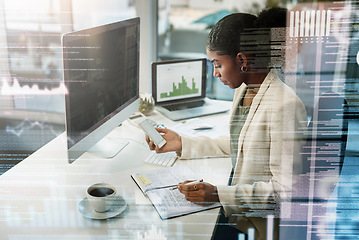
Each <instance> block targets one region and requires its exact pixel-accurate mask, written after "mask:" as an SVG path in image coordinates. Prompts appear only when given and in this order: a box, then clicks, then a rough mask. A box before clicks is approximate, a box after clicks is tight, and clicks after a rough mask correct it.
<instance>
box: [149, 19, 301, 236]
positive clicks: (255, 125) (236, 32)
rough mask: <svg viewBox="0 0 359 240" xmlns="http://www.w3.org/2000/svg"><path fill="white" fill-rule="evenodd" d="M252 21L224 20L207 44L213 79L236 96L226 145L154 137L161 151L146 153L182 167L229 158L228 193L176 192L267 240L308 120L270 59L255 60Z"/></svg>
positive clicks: (201, 188) (206, 188) (189, 188)
mask: <svg viewBox="0 0 359 240" xmlns="http://www.w3.org/2000/svg"><path fill="white" fill-rule="evenodd" d="M255 20H256V17H255V16H253V15H250V14H241V13H236V14H231V15H228V16H226V17H224V18H223V19H222V20H220V21H219V22H218V23H217V24H216V25H215V26H214V27H213V29H212V30H211V32H210V33H209V36H208V40H207V55H208V58H209V60H210V61H211V62H212V63H213V65H214V72H213V76H214V77H217V78H219V79H220V80H221V82H223V84H225V85H227V86H229V87H230V88H232V89H236V91H235V95H234V99H233V107H232V116H231V120H230V137H229V138H228V137H221V138H217V139H211V138H208V137H199V138H194V139H191V138H187V137H180V136H179V135H178V134H177V133H175V132H173V131H171V130H168V129H157V130H158V131H159V132H161V133H163V134H164V135H163V137H164V138H165V139H166V141H167V144H166V145H164V146H163V147H162V148H161V149H159V148H158V147H157V146H155V145H154V143H153V141H151V140H150V139H149V138H148V137H146V140H147V142H148V144H149V147H150V149H152V150H156V152H158V153H161V152H167V151H177V153H178V155H179V156H180V158H181V159H185V158H194V157H201V156H202V157H203V156H223V154H230V155H231V158H232V164H233V173H232V176H231V181H230V184H229V186H214V185H212V184H210V183H206V182H203V183H197V184H191V185H185V183H186V182H185V183H181V184H179V186H178V187H179V190H180V191H181V192H182V193H183V194H185V195H186V198H187V200H189V201H192V202H195V203H198V204H208V203H212V202H220V203H221V204H222V206H223V209H224V213H225V215H226V216H227V217H229V221H230V223H234V224H235V227H236V228H237V229H239V230H240V231H241V232H244V233H247V230H248V229H249V228H254V230H255V236H256V239H266V217H267V215H268V214H269V215H274V216H278V214H279V212H278V209H279V205H280V201H281V200H283V199H285V198H286V197H287V195H286V194H287V193H288V192H290V190H291V182H292V169H293V164H295V165H296V164H298V165H300V162H297V161H296V157H297V156H299V150H300V148H301V146H302V142H301V141H300V140H297V139H298V138H299V136H298V138H297V136H296V134H297V133H298V129H300V128H304V127H305V125H306V119H307V116H306V112H305V108H304V106H303V103H302V102H301V101H300V99H299V98H298V97H297V96H296V94H295V93H294V92H293V91H292V90H291V89H290V88H289V87H288V86H286V85H285V84H283V83H282V82H281V81H280V79H279V78H278V76H277V74H276V72H275V70H270V69H269V68H268V64H269V63H268V58H267V57H264V58H262V57H260V56H259V54H258V46H257V45H256V40H258V38H259V35H257V34H256V33H255V32H253V27H254V22H255ZM295 168H296V167H295ZM277 227H278V226H277ZM277 230H278V229H276V230H275V234H278V231H277ZM274 237H275V238H277V237H278V236H277V235H275V236H274Z"/></svg>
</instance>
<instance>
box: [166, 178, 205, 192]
mask: <svg viewBox="0 0 359 240" xmlns="http://www.w3.org/2000/svg"><path fill="white" fill-rule="evenodd" d="M200 182H203V179H200V180H196V181H192V182H189V183H186V184H185V185H192V184H196V183H200ZM177 188H178V187H177V186H175V187H173V188H170V190H176V189H177Z"/></svg>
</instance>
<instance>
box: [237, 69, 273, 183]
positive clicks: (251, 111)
mask: <svg viewBox="0 0 359 240" xmlns="http://www.w3.org/2000/svg"><path fill="white" fill-rule="evenodd" d="M275 77H276V75H275V73H274V72H273V70H272V71H270V72H269V73H268V75H267V76H266V78H265V79H264V81H263V83H262V84H261V86H260V88H259V91H258V93H257V94H256V96H255V97H254V98H253V101H252V105H251V107H250V109H249V113H248V116H247V119H246V122H245V124H244V126H243V128H242V130H241V133H240V135H239V139H238V158H239V156H240V155H241V154H242V151H241V150H242V147H243V141H244V136H245V135H246V133H247V130H248V127H249V125H250V124H251V122H252V119H253V117H254V114H255V113H256V111H257V109H258V106H259V104H260V102H261V100H262V98H263V96H264V94H265V92H266V91H267V89H268V87H269V86H270V84H271V83H272V82H273V80H274V79H275ZM243 92H244V90H243ZM243 92H242V94H243ZM239 99H240V98H239ZM238 102H239V100H238ZM237 105H238V104H237ZM237 105H236V106H237ZM232 118H233V116H232V117H231V121H232ZM238 167H239V166H238V161H237V162H236V166H235V168H234V174H235V173H236V172H237V168H238ZM233 180H234V181H235V179H233ZM232 184H233V183H232Z"/></svg>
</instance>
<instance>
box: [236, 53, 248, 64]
mask: <svg viewBox="0 0 359 240" xmlns="http://www.w3.org/2000/svg"><path fill="white" fill-rule="evenodd" d="M236 60H237V61H239V63H240V64H241V66H243V67H247V64H248V62H247V57H246V55H244V54H243V53H237V57H236Z"/></svg>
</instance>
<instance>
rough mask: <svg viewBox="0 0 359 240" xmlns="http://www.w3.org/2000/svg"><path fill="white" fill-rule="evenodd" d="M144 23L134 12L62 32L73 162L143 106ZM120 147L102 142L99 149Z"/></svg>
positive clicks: (68, 136)
mask: <svg viewBox="0 0 359 240" xmlns="http://www.w3.org/2000/svg"><path fill="white" fill-rule="evenodd" d="M139 25H140V21H139V18H134V19H129V20H125V21H121V22H116V23H112V24H107V25H103V26H99V27H95V28H90V29H85V30H81V31H76V32H72V33H68V34H65V35H64V36H63V38H62V44H63V61H64V82H65V85H66V87H67V89H68V95H67V96H66V101H65V104H66V130H67V139H68V141H67V142H68V153H69V154H68V155H69V162H73V161H74V160H76V159H77V158H78V157H79V156H81V155H82V154H83V153H84V152H86V151H88V150H89V149H91V150H94V149H95V147H93V146H94V145H95V144H96V145H97V144H99V145H101V144H100V142H99V141H100V140H102V139H103V138H104V137H105V136H106V135H107V134H108V133H109V132H111V131H112V130H113V129H114V128H116V127H117V126H118V125H119V124H121V122H122V121H124V120H126V119H127V118H128V117H129V116H130V115H131V114H133V113H134V112H135V111H137V110H138V99H139V31H140V28H139ZM102 146H103V147H104V148H105V146H108V143H106V144H103V145H102ZM118 147H119V148H122V147H123V146H122V147H120V146H118ZM118 147H115V149H113V151H116V152H115V153H114V152H111V153H109V152H107V151H112V150H111V149H112V148H113V147H111V148H110V149H108V150H107V149H101V146H98V147H97V149H96V150H94V153H95V154H99V155H100V156H104V157H111V156H114V155H116V154H117V153H118V152H119V151H120V150H121V149H116V148H118ZM91 150H90V151H91ZM117 150H118V151H117Z"/></svg>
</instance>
